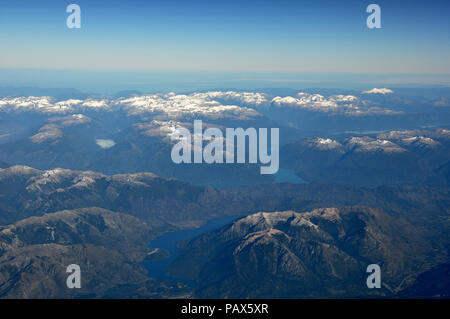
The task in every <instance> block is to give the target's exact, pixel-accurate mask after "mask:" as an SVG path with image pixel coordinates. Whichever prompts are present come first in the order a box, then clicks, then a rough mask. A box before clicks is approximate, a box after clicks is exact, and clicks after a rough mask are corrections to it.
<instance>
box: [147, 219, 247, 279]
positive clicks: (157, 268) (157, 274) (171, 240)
mask: <svg viewBox="0 0 450 319" xmlns="http://www.w3.org/2000/svg"><path fill="white" fill-rule="evenodd" d="M237 218H239V216H228V217H224V218H219V219H213V220H211V221H209V222H207V223H206V224H205V225H203V226H200V227H197V228H191V229H183V230H179V231H173V232H167V233H164V234H162V235H161V236H159V237H157V238H155V239H154V240H152V241H151V242H150V244H149V245H148V247H149V248H160V249H163V250H165V251H168V252H169V253H170V256H169V257H167V258H164V259H161V260H156V261H148V260H146V261H144V262H143V263H142V265H143V266H144V267H145V269H147V271H148V275H149V276H150V277H152V278H155V279H159V280H177V281H181V282H184V283H187V284H189V285H191V286H194V283H193V282H192V281H191V280H189V279H185V278H175V277H172V276H170V275H168V274H167V272H166V267H167V265H169V264H170V263H171V262H172V261H174V260H175V259H176V258H177V257H178V254H179V249H178V248H177V247H176V246H177V243H179V242H181V241H184V240H188V239H191V238H194V237H196V236H199V235H201V234H204V233H207V232H210V231H213V230H216V229H218V228H220V227H222V226H224V225H226V224H228V223H230V222H232V221H233V220H236V219H237Z"/></svg>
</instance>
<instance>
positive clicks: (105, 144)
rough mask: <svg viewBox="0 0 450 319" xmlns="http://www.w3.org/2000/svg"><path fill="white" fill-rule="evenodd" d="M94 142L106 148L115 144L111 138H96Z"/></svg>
mask: <svg viewBox="0 0 450 319" xmlns="http://www.w3.org/2000/svg"><path fill="white" fill-rule="evenodd" d="M95 142H96V143H97V145H98V146H100V147H101V148H103V149H108V148H111V147H113V146H114V145H116V142H114V141H113V140H103V139H96V140H95Z"/></svg>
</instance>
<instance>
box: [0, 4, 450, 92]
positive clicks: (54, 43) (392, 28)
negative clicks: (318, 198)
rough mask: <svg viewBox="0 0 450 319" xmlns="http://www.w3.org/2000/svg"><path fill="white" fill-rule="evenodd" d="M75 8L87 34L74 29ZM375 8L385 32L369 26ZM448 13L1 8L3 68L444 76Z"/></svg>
mask: <svg viewBox="0 0 450 319" xmlns="http://www.w3.org/2000/svg"><path fill="white" fill-rule="evenodd" d="M70 3H76V4H78V5H80V7H81V10H82V14H81V19H82V28H81V29H78V30H75V29H68V28H67V27H66V18H67V16H68V14H67V13H66V10H65V9H66V7H67V5H68V4H70ZM370 3H377V4H379V5H380V7H381V10H382V15H381V18H382V28H381V29H376V30H375V29H372V30H371V29H368V28H367V27H366V24H365V21H366V18H367V16H368V13H366V10H365V9H366V7H367V5H368V4H370ZM449 12H450V1H400V0H388V1H378V0H373V1H364V0H355V1H345V0H343V1H334V0H329V1H328V0H327V1H326V0H316V1H283V0H277V1H263V0H259V1H253V0H247V1H245V0H240V1H234V0H230V1H215V0H209V1H195V0H189V1H174V0H164V1H137V0H127V1H114V0H108V1H105V0H88V1H86V0H71V1H64V0H54V1H48V0H31V1H28V0H26V1H25V0H2V1H1V6H0V39H1V43H2V46H1V50H0V68H8V69H9V71H8V72H11V70H12V69H52V70H77V71H82V70H84V71H96V70H98V71H108V72H110V71H139V72H145V71H147V72H156V71H157V72H162V71H171V72H241V73H242V72H244V73H245V72H247V73H249V75H248V76H249V77H251V76H252V75H251V74H254V73H258V72H259V73H261V72H262V73H264V74H270V73H278V74H279V73H283V72H288V73H303V74H304V73H322V74H331V73H365V74H367V73H368V74H375V73H378V74H414V75H416V74H436V75H438V76H442V75H448V74H450V40H449V39H450V37H449V35H450V19H449V18H448V13H449ZM0 72H2V71H1V70H0ZM250 73H251V74H250ZM2 78H3V77H2V75H1V74H0V85H4V84H5V83H4V80H2Z"/></svg>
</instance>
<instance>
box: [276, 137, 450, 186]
mask: <svg viewBox="0 0 450 319" xmlns="http://www.w3.org/2000/svg"><path fill="white" fill-rule="evenodd" d="M281 153H282V154H283V157H282V161H283V163H282V165H284V166H287V167H289V168H291V169H293V170H295V171H296V172H298V173H299V175H300V176H302V177H303V178H304V179H306V180H309V181H320V182H326V183H343V184H353V185H364V186H378V185H387V184H429V185H430V184H431V185H444V186H446V185H450V175H449V174H448V172H447V170H446V169H445V167H447V166H448V165H449V159H450V130H448V129H435V130H404V131H389V132H386V133H379V134H372V135H357V136H349V137H345V138H342V139H340V140H336V139H332V138H329V137H328V138H322V137H316V138H311V139H305V140H302V141H299V142H294V143H290V144H288V145H285V146H284V147H283V148H282V151H281Z"/></svg>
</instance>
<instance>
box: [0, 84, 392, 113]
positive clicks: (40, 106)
mask: <svg viewBox="0 0 450 319" xmlns="http://www.w3.org/2000/svg"><path fill="white" fill-rule="evenodd" d="M260 107H264V108H267V107H276V108H280V107H282V108H298V109H306V110H311V111H317V112H333V113H344V114H349V115H362V114H380V113H382V114H390V113H394V111H392V110H389V109H385V108H380V107H376V106H373V105H371V103H370V102H368V101H365V100H361V99H360V98H358V97H356V96H353V95H331V96H328V97H325V96H323V95H320V94H310V93H305V92H300V93H298V94H297V95H296V96H295V97H293V96H285V97H280V96H275V97H273V96H272V97H271V96H270V95H268V94H266V93H261V92H234V91H227V92H221V91H212V92H204V93H203V92H202V93H192V94H175V93H167V94H162V93H161V94H146V95H137V96H133V97H128V98H117V99H108V98H100V99H94V98H87V99H84V100H80V99H68V100H64V101H57V100H56V99H55V98H53V97H49V96H44V97H33V96H30V97H17V98H2V99H0V110H3V111H35V112H41V113H60V114H67V113H77V112H78V113H83V111H85V110H115V109H122V110H125V111H126V112H128V114H130V115H137V114H146V113H153V114H161V115H165V116H167V117H168V118H170V119H180V118H183V117H185V116H187V115H189V116H200V115H201V116H204V117H208V118H212V119H214V118H238V119H244V120H245V119H249V118H253V117H257V116H260V113H259V112H258V111H257V109H258V108H260Z"/></svg>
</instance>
